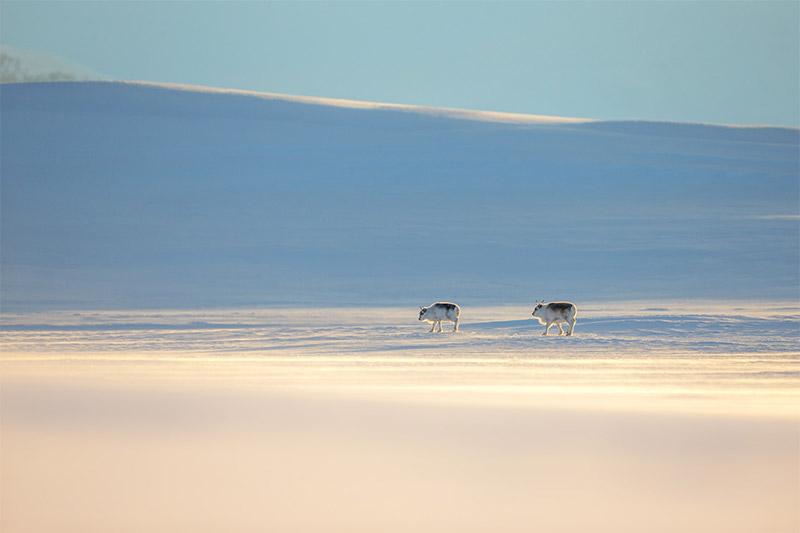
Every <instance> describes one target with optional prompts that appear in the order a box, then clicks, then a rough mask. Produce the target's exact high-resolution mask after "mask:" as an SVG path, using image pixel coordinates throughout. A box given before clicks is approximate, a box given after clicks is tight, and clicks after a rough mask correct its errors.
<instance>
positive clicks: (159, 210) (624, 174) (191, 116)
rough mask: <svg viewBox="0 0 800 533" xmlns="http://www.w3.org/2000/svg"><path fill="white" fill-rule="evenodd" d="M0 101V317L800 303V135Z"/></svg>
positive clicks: (124, 97)
mask: <svg viewBox="0 0 800 533" xmlns="http://www.w3.org/2000/svg"><path fill="white" fill-rule="evenodd" d="M0 91H2V93H1V95H0V96H1V97H2V98H0V105H2V109H1V111H2V119H3V127H2V133H1V135H2V139H1V141H2V145H1V146H2V161H1V162H0V165H1V166H0V171H1V174H2V199H1V200H0V201H1V202H2V229H1V230H2V243H3V250H2V251H3V253H2V305H3V309H4V310H28V309H54V308H109V309H116V308H142V307H170V308H180V307H193V306H239V305H340V304H345V305H358V304H365V303H369V304H381V305H412V306H414V307H415V308H416V306H418V305H422V304H427V303H429V302H431V301H437V300H445V301H447V300H449V301H458V302H459V303H462V304H469V303H475V302H481V303H503V302H509V303H516V304H522V303H525V304H527V303H529V302H532V301H533V300H535V299H562V298H564V299H566V298H568V299H570V300H572V301H585V300H592V299H595V300H596V299H606V298H610V299H626V298H663V297H668V298H689V297H692V298H697V297H704V298H751V297H758V298H773V299H794V298H796V297H797V294H798V287H799V286H800V283H799V280H798V272H800V261H799V260H798V239H799V237H800V235H799V231H798V203H799V202H798V199H799V198H800V192H799V191H798V183H799V180H798V153H800V152H799V151H798V147H799V145H800V143H799V142H798V133H799V131H798V130H797V129H794V128H776V127H725V126H714V125H697V124H680V123H657V122H598V121H563V120H555V119H553V120H546V119H542V118H535V117H520V116H505V117H498V116H493V115H481V114H472V116H469V115H467V114H459V113H455V112H449V111H445V110H436V109H425V108H411V107H391V106H389V107H380V106H378V107H376V106H370V105H356V104H352V103H351V104H348V105H344V104H341V103H337V102H332V101H322V100H314V99H293V98H288V97H279V96H276V95H264V94H257V93H244V92H236V91H217V90H212V89H201V88H186V87H177V86H162V85H155V84H137V83H109V82H90V83H33V84H30V83H15V84H3V85H2V86H0Z"/></svg>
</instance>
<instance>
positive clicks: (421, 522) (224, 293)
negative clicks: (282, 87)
mask: <svg viewBox="0 0 800 533" xmlns="http://www.w3.org/2000/svg"><path fill="white" fill-rule="evenodd" d="M0 106H1V107H2V109H0V111H2V115H0V118H1V119H2V129H0V136H2V139H0V140H1V141H2V143H1V144H0V150H2V158H0V171H1V172H0V179H1V180H2V196H0V202H1V203H2V206H1V207H2V210H0V217H2V225H0V231H2V255H1V256H0V260H1V261H2V278H1V279H0V282H1V283H2V293H0V299H1V300H0V303H2V329H1V331H0V341H2V359H0V362H1V363H2V367H1V370H2V372H0V400H1V401H0V421H1V422H2V453H0V489H1V490H2V512H1V513H0V529H2V530H3V532H4V533H5V532H18V531H65V532H68V531H80V532H90V531H98V532H99V531H103V532H105V531H165V532H166V531H170V532H172V531H220V530H231V531H308V532H316V531H354V532H356V531H364V532H372V531H398V532H400V531H422V532H425V531H430V532H445V531H452V532H456V531H457V532H462V531H510V532H511V531H520V532H522V531H525V532H527V531H534V530H535V531H569V532H584V531H598V530H602V531H618V532H626V531H630V532H639V531H652V532H660V531H663V532H672V531H703V532H729V531H746V532H756V531H759V532H760V531H779V532H786V533H789V532H793V533H794V532H796V531H798V530H800V516H799V515H798V513H797V501H798V500H799V499H800V485H799V484H798V479H799V478H798V472H800V431H799V430H800V428H799V427H798V421H799V420H800V413H799V412H798V405H800V387H798V372H799V369H798V366H799V363H800V357H799V356H800V305H799V304H798V289H799V288H800V280H799V276H800V260H799V259H798V257H799V255H800V251H798V239H799V237H800V228H799V227H798V221H799V220H800V219H799V218H798V199H799V198H800V193H798V189H799V187H800V184H798V146H799V145H800V143H798V130H796V129H788V128H771V127H752V128H750V127H745V128H743V127H726V126H718V125H699V124H668V123H648V122H641V123H620V122H616V123H615V122H595V121H587V120H574V119H560V118H552V117H551V118H548V117H531V116H508V115H502V114H501V115H498V114H493V113H479V112H463V111H458V110H431V109H421V108H410V107H407V106H392V105H382V104H367V103H359V102H342V101H330V100H322V99H308V98H299V97H283V96H279V95H265V94H254V93H242V92H237V91H221V90H212V89H203V88H187V87H175V86H163V85H153V84H140V83H54V84H13V85H2V86H0ZM542 298H547V299H569V300H571V301H574V302H575V303H576V304H577V305H578V308H579V316H578V324H577V327H576V329H575V335H574V336H572V337H558V336H552V337H547V338H544V337H541V336H540V333H541V332H542V330H543V326H541V325H540V324H539V323H538V322H536V321H534V320H532V318H531V317H530V312H531V307H532V306H531V303H532V301H534V300H536V299H542ZM436 300H451V301H455V302H457V303H459V304H460V305H461V307H462V310H463V311H462V322H461V325H460V329H461V331H459V332H458V333H452V332H448V331H445V332H444V333H436V334H430V333H428V329H429V325H428V324H427V323H421V322H419V321H418V320H417V314H418V313H417V310H418V306H420V305H428V304H430V303H432V302H434V301H436ZM445 329H447V327H446V326H445Z"/></svg>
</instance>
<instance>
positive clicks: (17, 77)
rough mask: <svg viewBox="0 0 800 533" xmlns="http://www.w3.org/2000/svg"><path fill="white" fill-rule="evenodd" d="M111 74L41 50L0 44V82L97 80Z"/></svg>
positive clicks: (104, 78) (107, 77) (106, 77)
mask: <svg viewBox="0 0 800 533" xmlns="http://www.w3.org/2000/svg"><path fill="white" fill-rule="evenodd" d="M110 79H111V77H110V76H107V75H105V74H101V73H99V72H96V71H94V70H92V69H90V68H88V67H85V66H83V65H79V64H78V63H75V62H74V61H70V60H69V59H66V58H64V57H61V56H58V55H56V54H53V53H50V52H47V51H44V50H25V49H22V48H16V47H14V46H9V45H6V44H0V82H3V83H12V82H30V81H100V80H110Z"/></svg>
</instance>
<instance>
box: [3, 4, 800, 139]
mask: <svg viewBox="0 0 800 533" xmlns="http://www.w3.org/2000/svg"><path fill="white" fill-rule="evenodd" d="M0 6H1V7H0V10H2V11H1V12H0V15H1V17H0V40H2V42H3V43H5V44H8V45H12V46H15V47H20V48H32V49H44V50H48V51H50V52H53V53H56V54H59V55H61V56H64V57H66V58H68V59H71V60H73V61H76V62H78V63H81V64H83V65H85V66H87V67H90V68H92V69H94V70H97V71H99V72H102V73H104V74H108V75H110V76H112V77H115V78H120V79H132V80H144V81H161V82H175V83H188V84H198V85H208V86H213V87H223V88H230V89H248V90H256V91H268V92H278V93H287V94H298V95H307V96H324V97H334V98H350V99H357V100H369V101H378V102H391V103H401V104H416V105H425V106H444V107H457V108H467V109H482V110H491V111H509V112H519V113H532V114H542V115H556V116H570V117H585V118H598V119H643V120H671V121H688V122H711V123H727V124H772V125H784V126H800V104H799V103H798V101H799V100H800V98H799V97H798V94H800V3H798V2H796V1H788V2H772V1H749V2H731V1H726V0H721V1H720V0H717V1H710V2H689V1H673V2H660V1H645V0H640V1H628V2H607V1H591V2H571V1H565V2H544V1H534V2H497V1H484V2H455V1H444V2H380V1H378V2H296V1H295V2H264V1H249V2H221V1H217V2H195V1H186V0H183V1H170V2H162V1H117V0H114V1H103V2H91V1H79V2H73V1H53V2H39V1H14V0H3V2H2V4H0Z"/></svg>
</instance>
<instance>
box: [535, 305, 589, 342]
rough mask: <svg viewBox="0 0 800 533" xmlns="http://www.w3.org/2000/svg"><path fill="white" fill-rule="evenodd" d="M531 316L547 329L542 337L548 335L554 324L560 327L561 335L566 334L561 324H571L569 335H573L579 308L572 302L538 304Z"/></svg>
mask: <svg viewBox="0 0 800 533" xmlns="http://www.w3.org/2000/svg"><path fill="white" fill-rule="evenodd" d="M531 314H532V315H533V316H534V318H537V319H539V323H540V324H544V326H545V328H544V333H542V335H547V332H548V331H550V327H551V326H552V325H553V324H555V325H556V326H558V331H559V333H558V334H559V335H563V334H564V330H563V329H562V328H561V324H569V329H568V330H567V335H572V330H574V329H575V322H576V320H575V319H576V317H577V316H578V308H577V307H575V304H573V303H571V302H551V303H549V304H546V303H544V302H542V303H537V304H536V307H535V308H534V309H533V313H531Z"/></svg>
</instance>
